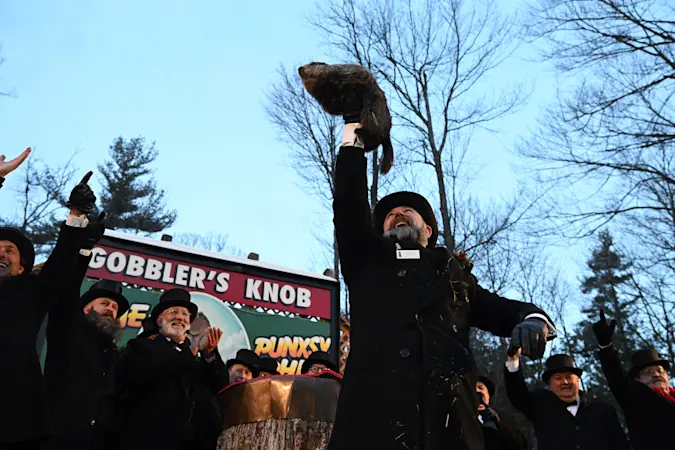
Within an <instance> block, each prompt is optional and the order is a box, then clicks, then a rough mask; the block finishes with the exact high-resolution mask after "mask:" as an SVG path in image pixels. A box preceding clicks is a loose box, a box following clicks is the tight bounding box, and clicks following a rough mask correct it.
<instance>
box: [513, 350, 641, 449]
mask: <svg viewBox="0 0 675 450" xmlns="http://www.w3.org/2000/svg"><path fill="white" fill-rule="evenodd" d="M519 356H520V352H517V353H516V354H515V355H513V356H508V358H507V361H506V365H505V368H504V383H505V385H506V393H507V395H508V397H509V400H510V401H511V403H513V406H515V407H516V408H518V410H519V411H520V412H522V413H523V414H524V415H525V416H526V417H527V418H528V419H530V421H531V422H532V424H533V425H534V433H535V435H536V436H537V445H538V447H537V448H539V449H540V450H569V449H578V450H628V449H630V446H629V445H628V441H627V440H626V435H625V434H624V432H623V429H622V428H621V423H620V422H619V416H618V415H617V413H616V410H615V409H614V408H613V407H612V406H610V405H608V404H606V403H603V402H599V401H589V400H588V399H586V398H584V396H583V393H582V392H580V391H579V377H580V376H581V374H582V372H583V371H582V370H581V369H579V368H578V367H576V365H575V364H574V359H573V358H572V357H571V356H570V355H565V354H559V355H553V356H551V357H550V358H548V359H547V360H546V371H544V373H543V375H542V379H543V380H544V383H546V384H547V385H548V387H549V389H548V390H546V389H542V390H537V391H534V392H530V391H529V389H528V388H527V385H526V384H525V378H524V377H523V373H522V371H521V370H520V361H519Z"/></svg>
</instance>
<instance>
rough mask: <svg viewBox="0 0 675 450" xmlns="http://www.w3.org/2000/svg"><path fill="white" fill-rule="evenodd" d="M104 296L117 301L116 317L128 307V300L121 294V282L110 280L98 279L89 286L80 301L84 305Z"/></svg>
mask: <svg viewBox="0 0 675 450" xmlns="http://www.w3.org/2000/svg"><path fill="white" fill-rule="evenodd" d="M101 297H106V298H109V299H112V300H114V301H115V302H116V303H117V317H120V316H122V314H124V313H125V312H127V310H128V309H129V301H128V300H127V299H126V297H124V295H123V294H122V283H118V282H117V281H110V280H99V281H97V282H96V283H95V284H94V285H93V286H92V287H90V288H89V290H88V291H87V292H85V293H84V294H83V295H82V297H81V298H80V303H81V304H82V306H85V305H86V304H87V303H89V302H91V301H92V300H96V299H97V298H101Z"/></svg>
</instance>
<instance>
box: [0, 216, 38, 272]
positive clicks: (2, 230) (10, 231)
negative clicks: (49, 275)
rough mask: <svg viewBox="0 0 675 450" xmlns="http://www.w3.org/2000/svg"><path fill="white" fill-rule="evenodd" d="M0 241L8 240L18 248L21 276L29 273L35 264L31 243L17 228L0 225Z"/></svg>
mask: <svg viewBox="0 0 675 450" xmlns="http://www.w3.org/2000/svg"><path fill="white" fill-rule="evenodd" d="M0 241H9V242H11V243H13V244H14V245H16V248H17V249H19V259H20V261H21V266H22V267H23V273H22V274H21V275H22V276H28V275H30V272H31V271H32V270H33V264H35V249H34V248H33V243H32V242H31V241H30V239H28V238H27V237H26V236H25V235H24V234H23V233H22V232H21V230H19V229H18V228H12V227H0Z"/></svg>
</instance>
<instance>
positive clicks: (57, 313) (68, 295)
mask: <svg viewBox="0 0 675 450" xmlns="http://www.w3.org/2000/svg"><path fill="white" fill-rule="evenodd" d="M89 261H91V253H90V254H89V255H82V254H80V255H79V257H78V258H77V263H76V266H75V269H74V271H73V273H72V275H71V277H70V282H69V283H68V285H67V286H66V287H65V288H64V290H63V293H62V294H61V295H60V296H59V298H58V300H57V301H56V303H55V304H54V306H53V307H52V309H51V310H50V311H49V322H48V323H47V335H48V336H49V335H50V334H52V333H54V332H56V333H59V332H60V331H57V330H62V329H63V328H67V327H68V326H69V325H70V324H71V323H72V320H73V318H75V317H79V316H81V315H82V308H81V307H80V289H81V287H82V282H83V281H84V276H85V275H86V273H87V269H88V268H89Z"/></svg>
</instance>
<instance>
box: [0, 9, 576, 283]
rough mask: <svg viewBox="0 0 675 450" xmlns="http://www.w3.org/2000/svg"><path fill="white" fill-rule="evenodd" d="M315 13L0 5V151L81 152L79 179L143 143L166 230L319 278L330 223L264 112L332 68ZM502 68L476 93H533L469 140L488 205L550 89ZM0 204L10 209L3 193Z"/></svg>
mask: <svg viewBox="0 0 675 450" xmlns="http://www.w3.org/2000/svg"><path fill="white" fill-rule="evenodd" d="M314 10H315V7H314V6H313V2H310V1H276V2H271V1H266V2H233V1H227V0H226V1H200V2H184V1H174V0H165V1H156V0H144V1H142V2H138V1H133V2H132V1H127V0H122V1H116V2H104V1H93V2H92V1H81V0H69V1H67V2H46V1H37V0H21V1H18V0H15V1H11V0H10V1H3V2H0V42H2V44H3V48H2V55H3V56H4V58H5V62H4V64H3V65H2V66H0V89H5V90H7V89H12V90H14V91H15V93H16V98H13V99H7V98H0V150H1V151H2V152H3V153H6V154H7V155H8V156H12V155H15V154H18V153H19V152H20V151H21V150H23V149H24V148H25V147H28V146H32V147H34V148H35V149H36V151H35V153H34V155H33V156H34V157H40V158H42V159H44V160H45V161H46V162H48V163H50V164H59V163H63V162H64V161H65V160H66V159H67V157H68V156H70V155H71V154H72V153H73V152H74V151H76V150H78V151H79V152H80V153H79V154H78V156H77V158H76V165H77V167H78V168H79V169H80V170H81V173H82V174H83V173H84V172H85V171H86V170H89V169H94V168H95V165H96V163H98V162H101V161H102V160H103V159H104V158H105V157H106V155H107V151H108V146H109V145H110V143H111V142H112V140H113V138H115V137H116V136H119V135H122V136H124V137H127V138H129V137H134V136H138V135H142V136H145V137H146V139H147V140H149V141H152V140H154V141H156V146H157V148H158V149H159V151H160V154H159V158H158V160H157V163H156V169H157V170H156V181H157V184H158V185H159V186H161V187H163V188H164V189H165V190H166V193H167V197H166V198H167V203H168V204H169V205H170V206H171V207H172V208H175V209H177V210H178V213H179V216H178V220H177V221H176V223H175V225H174V226H173V227H172V229H171V230H169V232H170V233H185V232H194V233H207V232H219V233H226V234H228V235H229V242H230V244H232V245H235V246H237V247H239V248H241V249H242V250H243V251H244V252H249V251H256V252H258V253H259V254H260V255H261V260H264V261H268V262H271V263H275V264H280V265H283V266H287V267H293V268H299V269H310V270H314V271H321V270H322V269H323V267H322V266H321V264H322V263H321V262H317V261H320V260H321V253H322V252H321V248H320V246H319V244H318V243H317V242H316V240H315V238H314V234H315V233H316V230H317V229H320V228H326V229H327V227H330V224H331V222H330V221H331V217H330V216H329V215H328V214H327V212H326V211H325V210H323V209H321V207H320V204H319V201H318V200H315V199H313V198H311V197H310V196H309V195H307V194H306V193H305V192H303V191H302V190H301V189H300V188H299V187H298V182H299V179H298V177H297V176H296V175H295V173H294V172H293V171H292V169H289V168H287V167H286V161H285V156H286V154H287V153H288V149H287V148H286V147H285V146H284V144H282V143H280V142H279V141H278V140H277V136H276V131H275V129H274V128H273V126H272V125H271V124H270V123H269V122H268V121H267V119H266V118H265V115H264V110H263V104H264V98H265V93H266V92H267V90H268V89H269V88H270V86H271V84H272V83H273V82H275V80H276V79H277V74H276V70H277V68H278V67H279V66H280V64H284V65H290V66H297V65H300V64H303V63H306V62H309V61H313V60H328V61H329V62H338V61H331V60H330V59H328V58H327V57H326V52H325V50H324V49H323V48H321V46H320V45H319V39H320V36H319V35H317V34H316V33H315V32H314V31H313V30H312V29H311V28H310V27H309V26H308V25H307V24H306V21H305V17H306V16H307V15H309V14H311V13H312V12H313V11H314ZM520 56H521V57H525V58H527V57H531V56H533V55H532V54H531V51H530V50H529V49H527V48H525V49H524V50H522V51H521V52H520ZM499 70H500V72H498V73H495V75H494V77H493V78H492V80H491V81H490V80H488V81H486V83H487V84H490V83H493V82H495V80H501V81H504V80H511V81H513V80H516V81H517V80H522V81H524V82H527V83H530V84H531V85H533V86H534V92H533V96H532V100H531V101H530V103H529V104H528V105H527V107H526V108H524V109H523V110H522V111H521V112H519V113H518V114H516V115H514V116H511V117H509V118H507V119H504V120H502V121H500V122H498V123H497V124H495V125H496V126H498V127H499V128H500V130H501V131H500V133H498V134H497V135H489V134H486V133H477V134H476V136H475V138H474V140H473V143H472V154H473V155H474V156H473V157H472V160H473V163H475V164H477V165H481V166H484V169H483V171H482V172H481V177H480V178H479V179H478V180H477V181H476V182H477V183H478V184H477V189H476V191H477V192H478V191H480V192H481V195H482V196H484V197H485V198H489V197H491V196H499V195H501V194H503V193H504V192H508V190H509V189H511V188H513V186H514V185H515V180H516V175H515V174H514V173H513V172H512V170H511V169H510V166H511V164H512V163H513V162H514V156H513V155H512V154H511V153H510V152H509V148H510V147H511V146H512V144H513V142H514V139H515V138H516V137H517V136H519V135H524V134H527V132H528V128H529V127H534V125H535V123H534V121H535V120H536V117H537V114H539V112H540V110H541V108H542V107H544V106H545V105H546V103H547V102H548V101H550V100H551V99H552V94H553V92H554V78H553V77H552V75H551V74H550V73H547V72H546V71H545V70H544V69H543V68H542V67H541V66H540V65H536V64H532V63H527V62H525V61H523V60H522V59H514V60H513V61H512V62H510V63H509V64H507V65H505V66H504V67H503V68H501V69H499ZM497 86H498V84H497ZM395 132H396V130H394V133H395ZM12 181H13V180H12V179H9V180H8V184H9V185H11V184H12ZM96 186H97V184H96V183H94V187H96ZM0 202H2V204H3V208H4V207H5V206H4V205H9V204H12V202H13V199H12V195H11V192H9V190H8V189H3V190H2V191H0ZM569 256H572V257H576V258H578V260H579V259H580V260H579V262H581V263H583V261H584V260H585V259H586V257H585V254H582V253H577V254H575V255H569ZM574 267H578V264H572V269H574Z"/></svg>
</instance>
